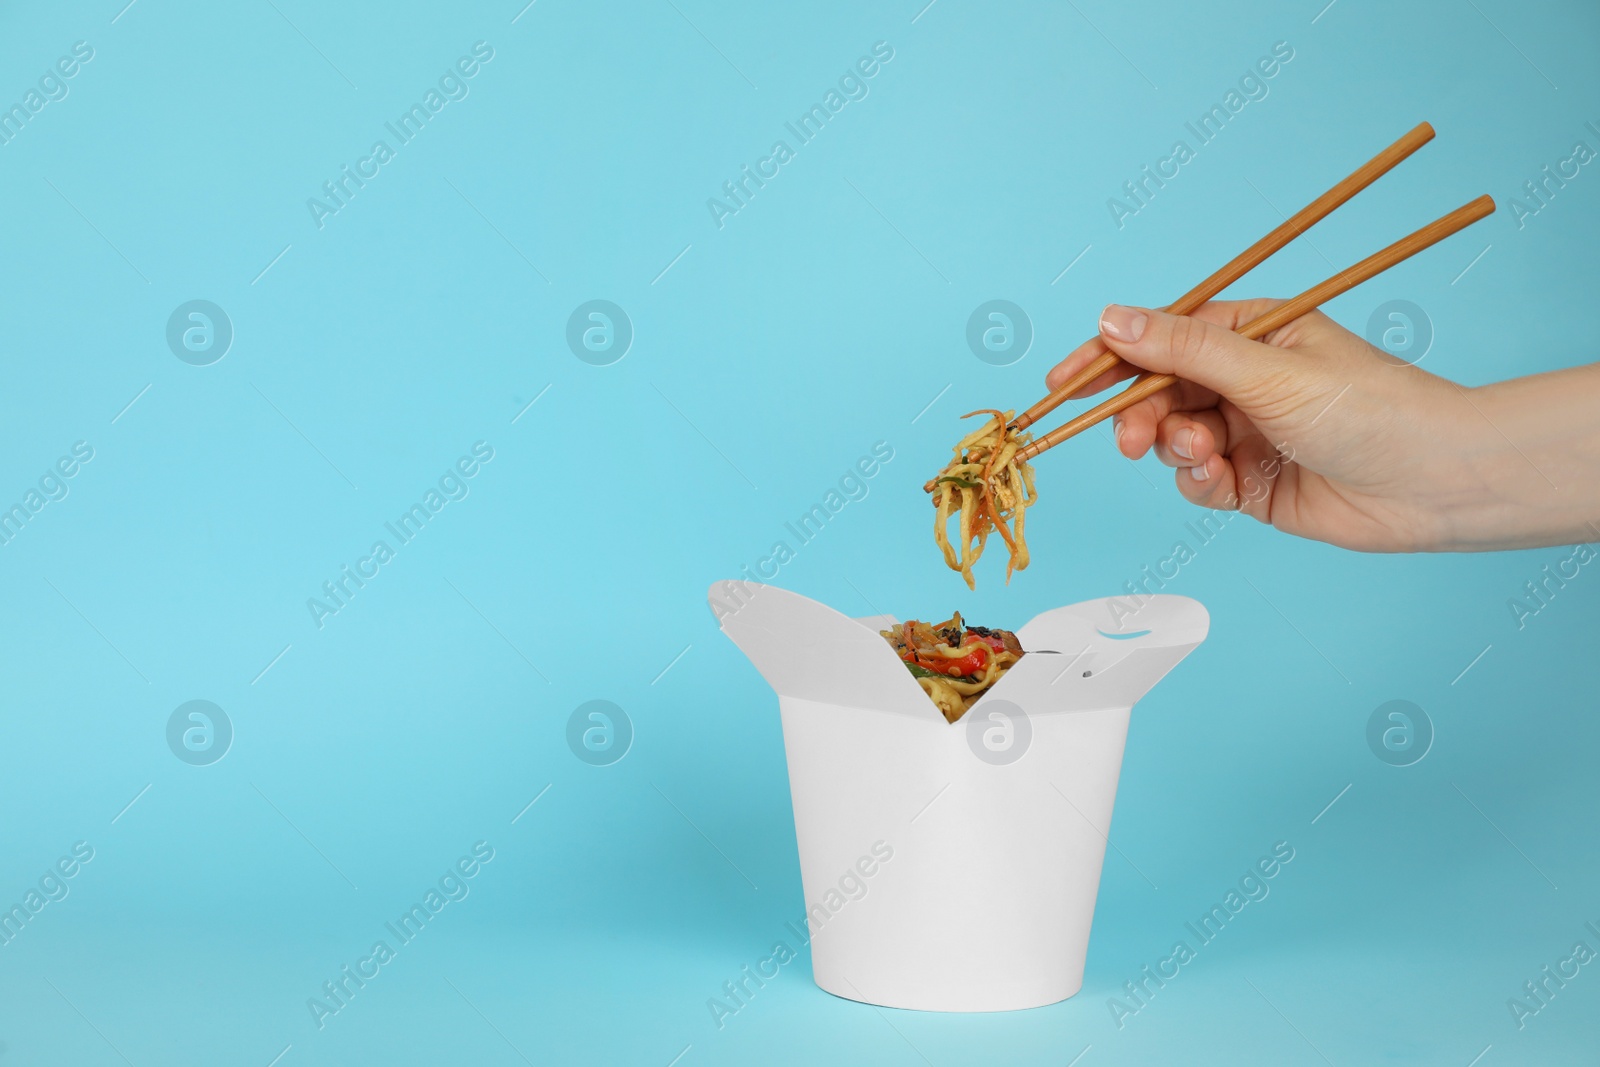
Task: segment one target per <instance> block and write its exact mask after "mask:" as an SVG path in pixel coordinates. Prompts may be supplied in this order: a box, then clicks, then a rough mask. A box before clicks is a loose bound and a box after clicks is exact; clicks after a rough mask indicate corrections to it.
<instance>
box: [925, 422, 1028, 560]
mask: <svg viewBox="0 0 1600 1067" xmlns="http://www.w3.org/2000/svg"><path fill="white" fill-rule="evenodd" d="M1012 414H1013V413H1012V412H1009V411H1003V412H1002V411H995V410H993V409H992V408H991V409H985V410H981V411H973V412H969V413H968V414H966V415H963V416H961V417H962V418H964V419H970V418H971V417H972V416H973V415H988V416H990V418H989V420H988V421H987V422H985V423H984V425H983V426H982V427H981V428H980V429H977V430H974V431H973V432H972V433H969V434H967V436H965V437H963V438H962V439H961V440H960V442H958V443H957V444H956V447H955V458H954V459H952V460H951V461H950V463H949V464H948V465H947V466H946V467H945V469H944V470H943V471H941V472H939V475H938V477H936V478H934V479H933V480H932V481H931V482H929V483H928V484H927V486H926V488H927V490H928V492H930V493H932V494H933V506H934V521H933V531H934V538H935V539H936V540H937V541H938V543H939V549H940V551H942V552H943V553H944V561H945V564H946V565H947V566H949V568H950V569H951V570H953V571H959V572H960V573H961V577H963V578H965V579H966V581H967V588H968V589H976V588H977V583H976V582H974V581H973V578H972V565H973V564H974V563H976V562H978V559H979V557H981V556H982V555H983V548H984V545H985V544H986V543H987V542H988V539H989V534H990V533H991V532H998V533H999V534H1000V538H1001V540H1003V541H1005V543H1006V550H1007V552H1009V553H1010V559H1009V560H1008V561H1007V563H1006V581H1007V582H1010V581H1011V574H1012V572H1013V571H1020V570H1022V569H1024V568H1025V567H1027V565H1028V543H1027V541H1025V540H1024V539H1023V534H1022V527H1023V520H1024V517H1025V513H1026V511H1027V509H1028V508H1029V507H1031V506H1032V505H1033V503H1034V501H1036V500H1037V499H1038V493H1037V492H1036V491H1035V490H1034V487H1033V468H1032V467H1031V466H1030V465H1029V464H1028V462H1027V461H1026V460H1019V459H1017V450H1018V449H1019V448H1021V447H1022V446H1023V445H1025V444H1027V443H1028V442H1029V441H1030V440H1031V439H1032V435H1030V434H1027V433H1021V432H1018V431H1017V430H1014V429H1012V428H1011V416H1012ZM952 515H954V516H956V518H957V520H958V522H959V528H960V544H961V551H960V554H959V556H958V555H957V553H956V550H955V549H954V548H953V547H952V546H951V544H950V518H951V516H952Z"/></svg>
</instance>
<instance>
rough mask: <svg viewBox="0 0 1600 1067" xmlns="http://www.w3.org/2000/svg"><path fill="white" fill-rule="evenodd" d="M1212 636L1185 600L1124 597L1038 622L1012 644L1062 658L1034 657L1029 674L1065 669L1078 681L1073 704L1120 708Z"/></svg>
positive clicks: (1197, 608)
mask: <svg viewBox="0 0 1600 1067" xmlns="http://www.w3.org/2000/svg"><path fill="white" fill-rule="evenodd" d="M1210 629H1211V616H1210V614H1209V613H1208V612H1207V611H1206V609H1205V607H1204V606H1202V605H1201V604H1200V602H1199V601H1197V600H1191V599H1190V598H1189V597H1185V596H1164V595H1158V596H1151V597H1147V598H1144V599H1142V600H1141V601H1140V602H1139V603H1138V604H1137V605H1135V604H1134V603H1133V602H1132V601H1131V600H1130V598H1127V597H1105V598H1103V599H1100V600H1085V601H1083V602H1082V603H1079V604H1070V605H1068V606H1067V607H1064V608H1055V609H1053V610H1051V611H1047V612H1044V613H1043V614H1041V615H1036V616H1034V618H1033V619H1031V620H1029V622H1028V623H1027V625H1025V626H1024V627H1022V629H1020V630H1018V631H1017V640H1019V641H1021V642H1022V647H1023V648H1024V649H1026V650H1028V651H1029V652H1056V653H1059V654H1060V657H1061V658H1059V659H1057V657H1055V656H1039V657H1038V659H1037V661H1036V662H1035V665H1034V666H1033V667H1031V668H1030V670H1029V675H1030V676H1031V675H1032V674H1033V672H1035V671H1042V670H1046V669H1048V670H1050V671H1051V672H1052V673H1053V674H1055V675H1057V676H1059V674H1060V672H1062V671H1064V670H1069V669H1070V670H1071V672H1072V674H1073V675H1074V676H1075V678H1076V679H1077V680H1075V681H1074V685H1073V688H1074V690H1075V691H1076V694H1077V695H1076V699H1075V700H1074V701H1073V703H1074V704H1075V705H1077V706H1080V707H1082V706H1090V705H1104V706H1122V707H1126V706H1130V705H1132V704H1135V703H1137V702H1138V700H1139V698H1140V697H1142V696H1144V695H1145V694H1146V693H1148V692H1149V691H1150V688H1151V687H1152V686H1154V685H1155V684H1156V683H1157V682H1159V681H1160V680H1161V679H1162V678H1163V677H1165V676H1166V674H1167V672H1168V671H1170V670H1172V668H1173V667H1175V666H1177V665H1178V663H1179V662H1180V661H1182V660H1183V658H1184V657H1185V656H1187V655H1188V654H1189V653H1190V652H1192V651H1194V649H1195V647H1196V646H1197V645H1199V644H1200V642H1202V641H1204V640H1205V639H1206V634H1207V633H1208V632H1209V631H1210ZM1032 658H1033V657H1027V656H1025V657H1023V660H1022V662H1021V663H1019V664H1018V665H1017V666H1016V667H1013V668H1012V669H1011V671H1010V672H1009V674H1008V675H1007V677H1006V678H1003V679H1001V681H1000V683H999V684H998V685H996V686H995V688H994V689H993V690H991V691H990V692H991V693H996V692H999V690H1000V687H1001V686H1002V685H1004V684H1005V683H1006V682H1008V681H1010V675H1014V674H1017V673H1018V671H1019V669H1020V668H1022V667H1025V666H1028V664H1029V660H1030V659H1032ZM1025 677H1026V676H1025ZM1019 681H1020V679H1019ZM1052 684H1054V683H1052ZM1001 695H1002V696H1004V694H1003V693H1002V694H1001Z"/></svg>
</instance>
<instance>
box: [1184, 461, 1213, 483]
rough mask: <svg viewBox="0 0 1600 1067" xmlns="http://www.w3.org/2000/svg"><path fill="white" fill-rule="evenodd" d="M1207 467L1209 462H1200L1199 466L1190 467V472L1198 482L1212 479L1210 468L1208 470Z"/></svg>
mask: <svg viewBox="0 0 1600 1067" xmlns="http://www.w3.org/2000/svg"><path fill="white" fill-rule="evenodd" d="M1206 467H1207V464H1205V463H1202V464H1200V466H1198V467H1190V468H1189V473H1190V474H1191V475H1192V476H1193V477H1194V480H1195V481H1197V482H1205V481H1210V480H1211V472H1210V471H1209V470H1207V469H1206Z"/></svg>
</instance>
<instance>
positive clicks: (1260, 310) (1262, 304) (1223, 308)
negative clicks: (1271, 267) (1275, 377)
mask: <svg viewBox="0 0 1600 1067" xmlns="http://www.w3.org/2000/svg"><path fill="white" fill-rule="evenodd" d="M1281 303H1283V301H1282V300H1276V299H1272V298H1268V297H1258V298H1256V299H1254V300H1212V301H1209V302H1207V303H1205V304H1202V305H1201V306H1200V307H1198V308H1196V309H1195V310H1194V311H1192V312H1190V314H1191V315H1192V316H1193V317H1194V318H1197V319H1204V320H1205V321H1207V322H1213V323H1216V324H1217V325H1218V326H1223V327H1226V328H1227V329H1230V330H1237V329H1238V328H1239V327H1240V326H1243V325H1244V324H1245V323H1247V322H1249V321H1251V320H1252V319H1256V318H1260V317H1261V316H1262V315H1265V314H1266V313H1267V312H1268V311H1271V310H1272V309H1273V308H1275V307H1277V306H1278V305H1279V304H1281ZM1106 351H1107V349H1106V346H1105V342H1104V341H1102V340H1101V339H1100V338H1099V337H1098V336H1096V337H1091V338H1090V339H1089V340H1087V341H1085V342H1083V344H1081V345H1079V346H1078V347H1077V348H1075V349H1073V350H1072V352H1071V353H1070V354H1069V355H1068V356H1067V358H1066V359H1064V360H1062V361H1061V362H1060V363H1058V364H1056V365H1055V366H1054V367H1052V368H1051V369H1050V372H1049V373H1048V374H1046V375H1045V379H1044V380H1045V385H1046V386H1047V387H1048V388H1049V390H1050V391H1051V392H1052V393H1053V392H1055V391H1056V390H1057V389H1059V388H1061V386H1063V385H1064V384H1066V383H1067V382H1068V381H1069V380H1071V378H1072V377H1073V376H1074V375H1076V374H1077V373H1078V372H1080V371H1081V370H1083V368H1085V367H1087V366H1088V365H1089V364H1090V363H1093V362H1094V361H1095V360H1096V359H1098V358H1099V357H1100V356H1102V355H1104V354H1105V353H1106ZM1138 373H1139V371H1138V369H1137V368H1135V367H1131V366H1129V365H1128V364H1127V363H1125V362H1122V361H1121V360H1119V361H1118V362H1117V365H1116V366H1115V367H1113V368H1112V369H1111V370H1108V371H1106V372H1105V373H1103V374H1100V375H1097V376H1096V377H1095V378H1094V379H1093V380H1091V381H1090V382H1088V383H1087V384H1086V385H1084V386H1083V387H1082V388H1080V389H1078V390H1076V391H1075V392H1073V393H1072V394H1071V396H1070V397H1069V398H1068V399H1072V400H1076V399H1078V398H1080V397H1085V396H1092V395H1094V394H1095V393H1098V392H1100V391H1101V390H1104V389H1109V388H1110V387H1111V386H1113V385H1116V384H1117V383H1118V382H1120V381H1124V380H1125V379H1128V378H1131V377H1133V376H1134V375H1135V374H1138Z"/></svg>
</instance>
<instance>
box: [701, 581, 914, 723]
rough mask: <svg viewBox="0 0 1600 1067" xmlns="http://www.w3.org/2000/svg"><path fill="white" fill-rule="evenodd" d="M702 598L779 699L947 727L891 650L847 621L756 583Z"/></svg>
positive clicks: (719, 586) (732, 585) (717, 588)
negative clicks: (900, 716)
mask: <svg viewBox="0 0 1600 1067" xmlns="http://www.w3.org/2000/svg"><path fill="white" fill-rule="evenodd" d="M707 599H708V602H709V603H710V605H711V610H712V612H713V613H714V614H715V615H716V616H717V618H718V620H719V621H720V622H721V624H722V632H723V633H725V634H727V635H728V638H729V639H730V640H731V641H733V643H734V644H736V645H738V646H739V651H741V652H743V653H744V654H745V655H746V656H747V657H749V659H750V662H751V663H753V664H755V668H756V670H758V671H760V672H761V676H762V677H763V678H765V679H766V680H767V684H768V685H770V686H772V688H773V691H774V692H776V693H777V694H778V695H779V696H786V697H798V698H800V699H802V700H812V701H816V702H817V703H819V704H837V705H839V706H841V707H847V708H848V707H855V708H872V709H876V710H880V711H890V712H897V713H900V714H904V715H911V716H914V717H915V718H918V719H929V718H930V717H931V718H932V719H933V720H934V721H938V722H943V721H944V716H943V715H941V714H940V713H939V709H938V708H936V707H934V705H933V702H932V701H931V700H929V699H928V696H927V694H926V693H924V692H923V691H922V687H921V686H919V685H918V684H917V683H916V679H914V678H912V677H911V674H910V672H909V671H907V670H906V669H905V667H904V665H903V664H901V662H900V660H899V659H898V658H897V657H896V656H895V654H894V650H893V649H892V648H890V647H889V645H888V643H887V642H885V641H884V640H883V638H882V637H880V636H879V635H878V633H877V631H876V630H875V629H869V628H868V627H867V626H865V625H863V624H862V623H861V622H858V621H857V620H855V619H852V618H851V617H850V616H848V615H844V614H842V613H840V612H837V611H835V610H833V609H832V608H830V607H828V606H827V605H826V604H820V603H818V602H817V601H815V600H812V599H811V598H810V597H804V596H801V595H800V594H799V593H791V592H790V591H789V590H787V589H780V588H778V587H777V586H774V585H760V584H757V583H755V582H742V581H731V582H718V583H716V584H715V585H713V586H712V587H711V591H710V593H709V595H708V598H707Z"/></svg>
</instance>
